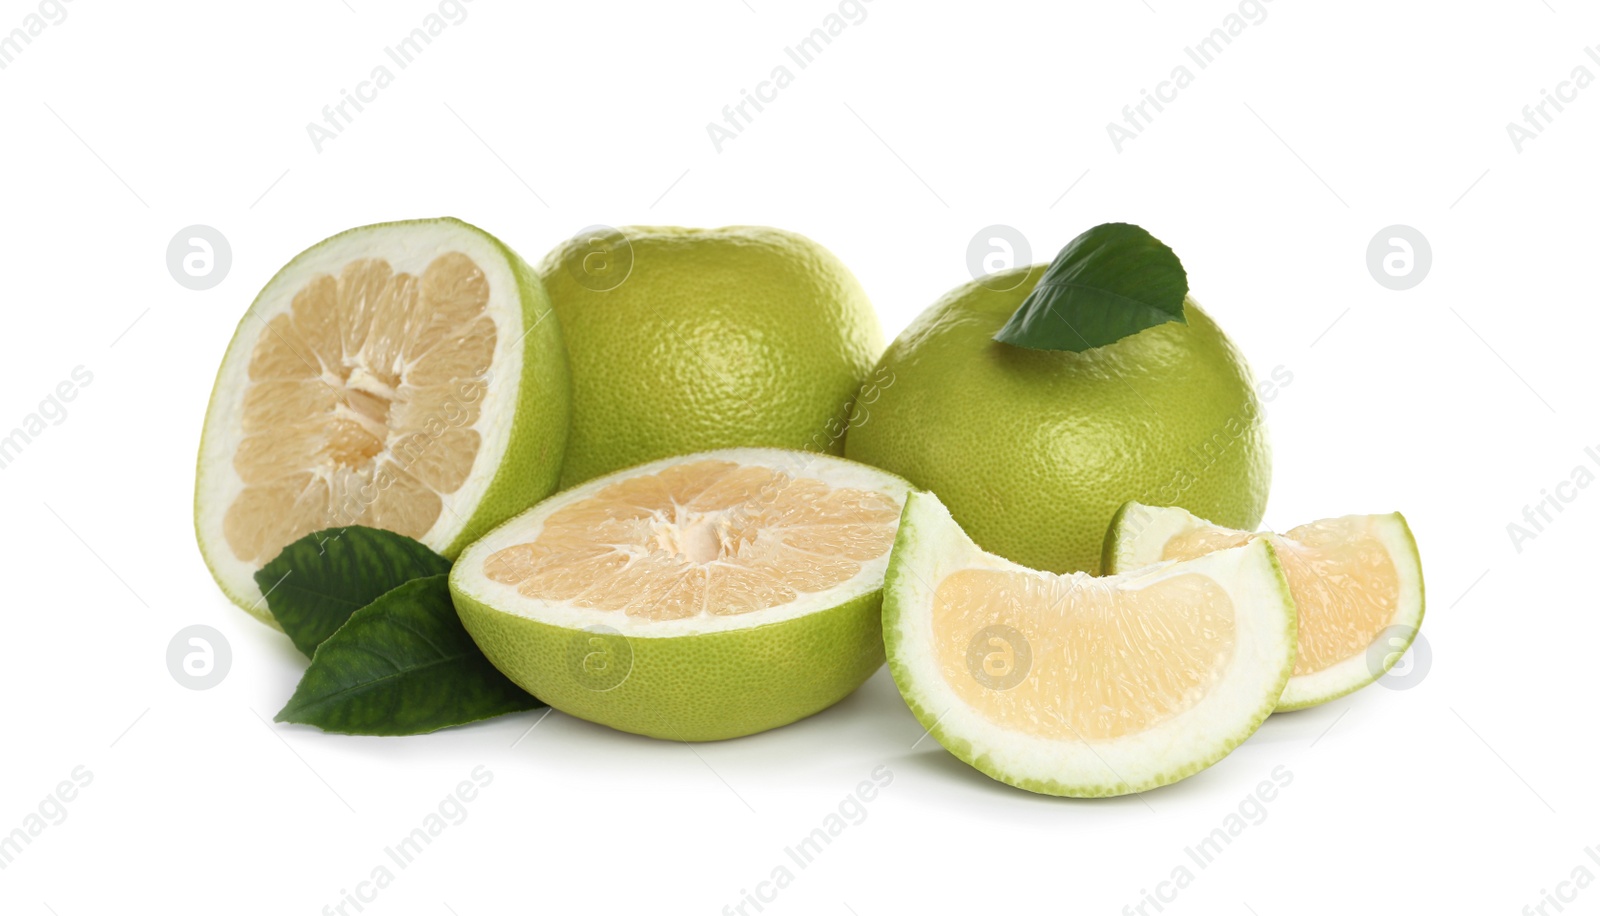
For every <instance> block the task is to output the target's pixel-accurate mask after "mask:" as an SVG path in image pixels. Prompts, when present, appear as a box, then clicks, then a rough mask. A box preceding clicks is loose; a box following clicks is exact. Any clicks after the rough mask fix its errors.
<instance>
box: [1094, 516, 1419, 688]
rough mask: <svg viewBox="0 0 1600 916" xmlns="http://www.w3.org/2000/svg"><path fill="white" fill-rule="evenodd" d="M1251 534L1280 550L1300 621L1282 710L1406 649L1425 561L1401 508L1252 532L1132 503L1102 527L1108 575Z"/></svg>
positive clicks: (1366, 674) (1362, 679) (1368, 673)
mask: <svg viewBox="0 0 1600 916" xmlns="http://www.w3.org/2000/svg"><path fill="white" fill-rule="evenodd" d="M1253 541H1266V542H1268V543H1270V544H1272V546H1273V549H1274V550H1276V551H1277V554H1278V561H1279V562H1280V563H1282V564H1283V570H1284V576H1285V578H1287V579H1288V581H1289V591H1290V593H1291V594H1292V595H1293V596H1294V602H1295V607H1296V610H1297V612H1298V614H1299V618H1300V650H1299V656H1298V658H1297V659H1296V661H1295V665H1294V676H1293V677H1291V678H1290V679H1289V683H1288V685H1287V686H1286V687H1285V688H1284V691H1283V697H1282V698H1281V699H1280V700H1279V701H1278V709H1279V710H1280V711H1288V710H1291V709H1304V708H1306V707H1308V706H1315V705H1317V704H1318V703H1326V702H1328V701H1329V700H1332V699H1335V698H1337V697H1342V696H1344V695H1345V694H1347V693H1351V692H1352V691H1355V690H1359V689H1360V688H1362V687H1365V686H1366V685H1368V684H1370V683H1372V682H1373V681H1375V680H1377V679H1378V678H1379V677H1382V676H1383V674H1384V673H1385V672H1387V671H1388V670H1389V669H1390V668H1392V667H1393V666H1394V664H1395V663H1396V662H1397V661H1399V660H1400V657H1401V656H1402V655H1404V654H1405V651H1406V649H1407V648H1408V647H1409V646H1410V645H1411V641H1412V640H1413V639H1414V638H1415V637H1416V634H1417V629H1418V628H1419V627H1421V626H1422V612H1423V586H1422V560H1421V558H1419V557H1418V556H1417V542H1416V539H1415V538H1413V537H1412V536H1411V529H1410V527H1408V526H1407V525H1406V520H1405V518H1404V517H1403V516H1402V515H1401V514H1400V513H1398V512H1391V513H1389V514H1388V515H1347V516H1345V517H1343V518H1329V519H1323V520H1321V521H1316V522H1311V523H1310V524H1306V525H1301V526H1300V527H1298V528H1293V529H1290V530H1289V531H1286V532H1284V533H1283V534H1273V533H1271V532H1262V533H1260V534H1255V533H1252V532H1249V531H1235V530H1233V529H1231V528H1223V527H1221V526H1219V525H1213V524H1211V523H1210V522H1208V521H1206V520H1204V519H1202V518H1198V517H1196V516H1195V515H1192V514H1191V513H1189V512H1188V511H1186V510H1184V509H1178V508H1156V507H1153V506H1145V505H1141V504H1139V503H1128V504H1127V505H1125V506H1123V507H1122V508H1121V509H1120V510H1118V511H1117V514H1116V516H1115V517H1114V518H1113V519H1112V521H1111V527H1110V530H1108V531H1107V532H1106V542H1105V554H1104V557H1103V558H1102V561H1103V565H1104V567H1105V569H1106V570H1107V571H1108V572H1126V571H1128V570H1132V569H1137V568H1139V567H1141V566H1147V565H1149V564H1151V563H1157V562H1160V561H1162V560H1186V559H1192V558H1195V557H1201V556H1204V555H1206V554H1207V553H1210V552H1211V551H1213V550H1219V549H1228V548H1233V547H1237V546H1239V545H1241V544H1245V543H1249V542H1253Z"/></svg>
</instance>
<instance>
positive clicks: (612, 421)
mask: <svg viewBox="0 0 1600 916" xmlns="http://www.w3.org/2000/svg"><path fill="white" fill-rule="evenodd" d="M539 273H540V276H541V277H542V278H543V280H544V283H545V286H546V288H547V289H548V290H549V292H550V300H551V302H552V303H553V304H554V306H555V310H556V314H557V315H558V317H559V318H560V320H561V327H562V331H563V332H564V336H565V339H566V344H567V353H568V357H569V361H570V363H571V366H572V399H573V416H572V428H571V433H570V438H569V440H568V444H567V455H566V463H565V465H564V467H563V470H562V475H561V482H562V486H563V487H568V486H572V485H574V484H577V483H581V482H583V481H586V480H589V479H591V478H594V477H597V476H599V475H601V474H605V473H608V472H610V471H614V470H618V469H620V468H627V467H632V466H634V465H638V464H642V463H644V462H647V461H653V460H655V459H658V458H665V457H668V456H672V455H682V454H688V453H691V452H701V451H707V450H710V449H718V448H730V447H755V446H765V447H776V448H789V449H804V450H808V451H817V452H828V453H830V454H835V455H837V454H840V453H842V451H843V433H844V423H845V422H846V420H847V418H848V416H849V411H850V407H851V403H852V401H853V400H854V399H855V396H856V392H857V390H858V389H859V388H860V386H861V382H862V379H863V378H865V376H866V374H867V372H868V370H870V369H871V368H872V363H873V360H875V359H876V358H877V356H878V354H879V353H880V352H881V350H882V347H883V337H882V331H881V330H880V328H879V326H878V319H877V316H876V314H875V313H874V312H873V310H872V304H871V303H870V302H869V301H868V300H867V295H866V293H865V292H864V291H863V290H862V289H861V285H860V284H859V283H857V282H856V279H855V277H854V275H852V274H851V273H850V270H849V269H848V268H846V267H845V266H844V264H842V263H841V262H840V261H839V259H838V258H836V257H834V256H833V254H832V253H830V252H829V251H828V250H827V249H826V248H823V247H822V246H821V245H818V244H817V243H816V242H813V241H811V240H810V239H807V238H805V237H804V236H800V235H796V234H794V233H792V232H784V231H782V230H779V229H769V228H765V227H757V226H730V227H727V228H723V229H680V228H667V227H627V228H623V229H620V230H604V229H603V228H602V229H601V230H600V231H597V232H593V233H590V232H586V233H580V234H579V235H578V236H576V237H574V238H573V239H571V240H569V241H567V242H566V243H564V244H562V245H561V246H559V247H558V248H556V249H555V250H554V251H552V252H551V253H550V254H549V255H547V256H546V257H545V260H544V262H543V263H542V264H541V265H540V266H539Z"/></svg>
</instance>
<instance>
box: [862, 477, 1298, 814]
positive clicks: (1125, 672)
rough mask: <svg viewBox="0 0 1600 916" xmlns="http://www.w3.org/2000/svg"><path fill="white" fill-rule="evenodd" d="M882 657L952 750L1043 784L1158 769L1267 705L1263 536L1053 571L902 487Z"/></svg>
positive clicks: (1284, 638)
mask: <svg viewBox="0 0 1600 916" xmlns="http://www.w3.org/2000/svg"><path fill="white" fill-rule="evenodd" d="M883 629H884V642H885V645H886V648H887V650H888V658H889V670H890V672H891V673H892V674H893V675H894V680H895V683H896V684H897V685H898V686H899V688H900V693H901V695H903V696H904V697H905V700H906V703H907V704H908V705H909V706H910V707H911V710H912V712H913V713H914V714H915V715H916V717H917V719H918V720H919V721H920V722H921V723H922V725H923V726H924V727H925V728H926V729H927V730H928V732H929V733H930V734H932V735H933V737H934V738H935V739H936V740H937V741H938V742H939V743H940V744H942V745H944V746H945V748H947V749H948V750H949V751H950V752H951V753H952V754H955V755H956V756H957V757H959V758H960V759H962V760H964V761H966V762H967V763H969V764H971V765H972V766H973V767H976V768H977V769H978V770H981V771H982V772H984V773H986V774H988V775H989V776H991V777H993V778H995V779H998V780H1000V781H1001V782H1005V783H1009V784H1011V785H1014V786H1018V787H1021V788H1023V789H1027V790H1029V791H1032V792H1039V793H1043V794H1048V795H1068V796H1077V797H1093V796H1107V795H1124V794H1127V793H1130V792H1142V791H1144V790H1146V789H1152V788H1155V787H1157V786H1163V785H1167V784H1168V783H1172V782H1176V781H1178V780H1180V779H1183V778H1185V777H1187V776H1190V775H1193V774H1194V773H1197V772H1199V771H1200V770H1203V769H1205V768H1206V767H1208V766H1210V765H1211V764H1213V763H1215V762H1217V761H1218V760H1220V759H1222V758H1223V757H1224V756H1226V755H1227V754H1228V752H1229V751H1231V750H1233V748H1234V747H1236V746H1238V745H1239V743H1240V742H1242V741H1244V740H1245V739H1246V738H1248V737H1249V736H1250V735H1251V734H1252V733H1254V732H1255V730H1256V728H1257V727H1258V726H1259V725H1260V724H1261V722H1262V721H1263V720H1264V719H1266V717H1267V716H1268V715H1269V714H1271V712H1272V709H1273V706H1274V704H1275V703H1276V702H1277V700H1278V696H1279V694H1280V693H1282V691H1283V685H1284V682H1285V681H1286V680H1287V679H1288V677H1289V671H1290V669H1291V668H1292V667H1293V664H1294V656H1295V615H1294V606H1293V604H1292V602H1291V601H1290V599H1289V590H1288V585H1287V584H1286V583H1285V582H1284V580H1283V575H1282V571H1281V570H1280V569H1279V567H1278V563H1277V560H1276V559H1275V558H1274V556H1273V551H1272V548H1271V547H1270V545H1268V544H1267V543H1266V542H1265V541H1259V540H1258V541H1252V542H1250V543H1248V544H1245V545H1243V546H1241V547H1238V548H1235V549H1233V550H1222V551H1217V552H1215V553H1212V554H1209V555H1207V556H1204V557H1201V558H1199V559H1196V560H1190V561H1185V562H1178V563H1165V564H1161V565H1159V566H1155V567H1151V568H1148V569H1145V570H1141V571H1139V572H1136V573H1133V574H1131V575H1123V576H1105V577H1096V576H1090V575H1088V574H1085V573H1073V574H1068V575H1057V574H1054V573H1049V572H1040V571H1037V570H1033V569H1029V568H1027V567H1024V566H1019V565H1017V564H1015V563H1012V562H1010V561H1009V560H1006V559H1004V558H1001V557H998V556H995V555H993V554H990V553H985V552H984V551H983V550H981V549H980V548H979V547H978V546H977V545H976V544H974V543H973V541H972V539H971V538H969V537H968V536H967V535H966V533H965V532H963V531H962V530H961V528H960V526H958V525H957V524H956V522H955V521H954V520H953V519H952V518H951V516H950V513H949V511H948V510H947V509H946V508H945V507H944V505H943V504H942V503H940V502H939V500H938V498H937V497H935V496H933V495H932V494H928V493H921V492H917V493H913V494H911V496H910V497H909V498H908V499H907V501H906V508H905V514H904V515H903V516H902V517H901V521H900V531H899V533H898V534H897V536H896V539H895V547H894V554H893V557H892V558H891V559H890V561H889V571H888V576H887V578H886V579H885V582H884V603H883Z"/></svg>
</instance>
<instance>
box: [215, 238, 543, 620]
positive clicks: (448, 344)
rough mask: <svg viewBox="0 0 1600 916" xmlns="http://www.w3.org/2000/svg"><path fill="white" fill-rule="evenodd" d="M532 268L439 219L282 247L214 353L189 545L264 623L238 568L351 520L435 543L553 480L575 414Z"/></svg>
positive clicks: (482, 523)
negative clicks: (196, 546)
mask: <svg viewBox="0 0 1600 916" xmlns="http://www.w3.org/2000/svg"><path fill="white" fill-rule="evenodd" d="M567 385H568V379H567V364H566V356H565V352H564V350H563V348H562V343H561V331H560V326H559V323H558V322H557V321H556V319H555V316H554V314H553V312H552V311H551V308H550V302H549V299H548V298H547V297H546V295H545V292H544V288H543V286H541V285H540V282H539V278H538V277H537V276H536V275H535V274H534V273H533V271H532V269H531V268H529V267H528V265H527V264H525V263H523V261H522V260H521V259H520V258H518V257H517V255H516V254H515V253H513V252H512V251H511V250H510V249H509V248H507V247H505V246H504V245H503V244H501V243H500V242H499V240H497V239H495V238H494V237H493V236H491V235H489V234H488V233H486V232H483V231H481V230H479V229H477V228H474V227H472V226H469V225H467V224H466V223H463V222H460V221H458V220H453V219H438V220H418V221H414V222H402V223H383V224H379V225H374V226H364V227H361V228H358V229H351V230H350V231H348V232H344V233H341V234H339V235H336V236H333V237H332V238H329V239H326V240H324V241H322V242H319V243H318V244H316V245H314V246H312V247H311V248H309V249H307V250H306V251H304V252H302V253H301V254H300V255H298V256H297V257H295V259H294V260H292V261H290V262H289V263H288V265H286V266H285V267H284V268H283V269H282V270H280V271H278V273H277V275H276V276H274V277H273V278H272V280H271V281H269V282H268V283H267V285H266V287H265V288H264V289H262V291H261V293H260V294H259V295H258V296H257V297H256V299H255V302H254V303H252V304H251V306H250V308H249V310H248V311H247V312H246V313H245V316H244V318H243V319H241V320H240V322H239V328H238V330H237V331H236V332H235V333H234V336H233V341H232V342H231V343H230V344H229V345H228V351H227V353H226V355H224V356H223V358H222V367H221V368H220V369H219V370H218V372H217V381H216V385H215V387H214V388H213V389H212V392H211V405H210V407H209V409H208V410H207V412H206V422H205V431H204V433H203V435H202V438H201V443H200V459H199V467H198V470H197V472H196V480H195V528H196V532H197V535H198V537H199V541H200V550H201V553H202V554H204V556H205V559H206V563H207V565H208V566H210V567H211V572H212V575H213V576H215V577H216V580H217V583H218V584H219V585H220V586H222V590H223V591H224V592H226V593H227V595H228V597H229V598H231V599H233V601H234V602H235V603H237V604H238V605H239V606H241V607H243V608H245V609H246V610H249V611H250V612H251V613H252V614H254V615H255V616H257V617H259V618H261V619H262V620H264V621H267V622H268V623H271V622H272V617H271V615H270V614H269V613H268V611H267V609H266V608H265V607H264V606H263V602H262V600H261V598H262V594H261V590H260V588H259V587H258V586H257V585H256V582H255V580H254V579H253V578H252V575H251V574H252V573H254V572H255V571H256V570H257V569H259V568H260V567H261V566H262V565H263V564H264V563H266V562H267V561H268V560H270V559H272V558H273V557H274V556H275V555H277V553H278V551H279V550H281V549H282V548H283V547H284V546H285V545H287V544H289V543H290V542H292V541H294V540H296V539H297V538H300V537H302V536H304V535H306V534H309V533H311V532H313V531H318V530H321V529H324V528H333V527H340V526H345V525H356V524H359V525H366V526H369V527H375V528H387V529H389V530H391V531H396V532H399V533H401V534H405V535H409V536H411V537H413V538H416V539H417V540H419V541H421V542H422V543H424V544H426V545H428V546H429V547H432V548H433V549H435V550H437V551H439V552H440V553H442V554H444V555H445V556H454V555H455V553H456V552H458V551H459V550H460V549H461V548H462V547H463V546H465V545H466V544H467V543H469V542H471V541H472V540H473V539H475V538H476V537H478V536H479V535H481V534H482V533H484V532H485V531H487V530H488V529H489V528H491V527H493V526H494V525H496V524H498V523H499V522H501V521H503V520H504V519H505V518H507V517H509V516H511V515H513V514H515V513H517V512H520V511H522V510H523V509H525V508H527V506H528V505H529V504H530V503H532V502H534V501H535V500H538V499H541V498H543V497H544V496H546V495H548V494H549V493H550V491H551V490H553V489H554V488H555V484H556V481H557V479H558V477H559V475H560V470H561V455H562V450H563V449H564V448H565V444H566V428H567V420H568V416H569V413H570V402H569V399H568V398H569V396H568V389H567Z"/></svg>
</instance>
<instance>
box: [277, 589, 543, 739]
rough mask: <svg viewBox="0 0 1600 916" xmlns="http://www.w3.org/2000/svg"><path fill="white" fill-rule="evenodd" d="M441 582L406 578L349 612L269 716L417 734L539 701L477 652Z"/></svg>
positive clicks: (348, 730)
mask: <svg viewBox="0 0 1600 916" xmlns="http://www.w3.org/2000/svg"><path fill="white" fill-rule="evenodd" d="M448 581H449V577H448V576H444V575H437V576H429V577H427V578H425V579H415V580H412V581H411V582H407V583H406V584H404V585H401V586H399V587H398V588H396V589H394V590H393V591H390V592H388V593H386V594H384V595H383V596H382V597H380V598H378V600H376V601H374V602H372V603H371V604H369V605H367V606H366V607H364V608H362V609H360V610H358V611H356V612H355V613H354V614H351V615H350V619H349V621H347V622H346V623H345V625H344V626H342V627H340V628H339V630H338V632H336V633H334V634H333V635H332V636H330V637H328V638H327V639H326V640H324V641H323V643H322V645H320V646H318V647H317V652H316V654H315V655H314V656H312V658H311V665H310V667H308V668H307V669H306V673H305V676H304V677H302V678H301V679H300V685H299V686H298V687H296V688H295V691H294V696H293V697H291V698H290V699H289V703H288V705H286V706H284V707H283V710H282V711H281V712H279V713H278V716H277V721H279V722H298V723H301V724H305V725H315V726H316V727H318V728H320V729H322V730H323V731H328V732H339V733H342V734H347V735H417V734H422V733H424V732H431V731H434V730H436V729H440V728H446V727H448V726H451V725H463V724H465V723H467V722H476V721H478V720H479V719H487V718H490V717H492V716H498V715H501V714H503V713H508V712H516V711H518V710H523V709H533V708H534V707H537V706H542V705H544V704H543V703H541V702H539V701H538V700H537V699H535V698H534V697H532V696H531V695H529V694H528V693H527V692H525V691H524V690H523V689H522V688H520V687H518V686H517V685H516V684H513V683H512V682H511V681H510V680H509V679H507V678H506V676H505V675H503V674H501V673H500V672H499V671H498V670H497V669H496V668H495V667H494V666H493V665H491V664H489V660H488V659H486V658H484V657H483V652H481V651H480V650H479V649H478V646H477V644H476V643H474V642H473V641H472V636H471V635H470V634H468V633H467V630H466V628H465V627H463V626H462V625H461V618H459V617H457V616H456V609H455V605H454V604H453V603H452V602H451V600H450V587H449V584H448Z"/></svg>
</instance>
